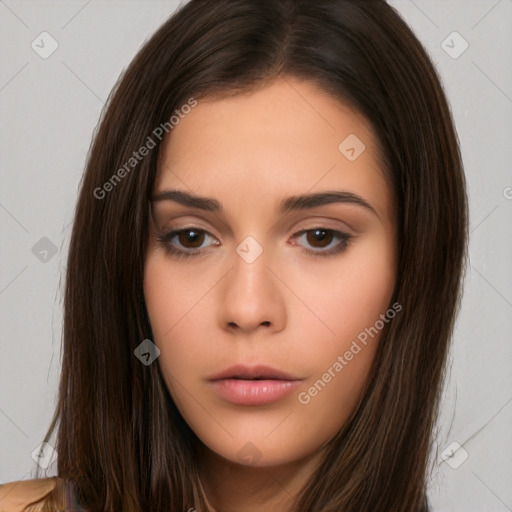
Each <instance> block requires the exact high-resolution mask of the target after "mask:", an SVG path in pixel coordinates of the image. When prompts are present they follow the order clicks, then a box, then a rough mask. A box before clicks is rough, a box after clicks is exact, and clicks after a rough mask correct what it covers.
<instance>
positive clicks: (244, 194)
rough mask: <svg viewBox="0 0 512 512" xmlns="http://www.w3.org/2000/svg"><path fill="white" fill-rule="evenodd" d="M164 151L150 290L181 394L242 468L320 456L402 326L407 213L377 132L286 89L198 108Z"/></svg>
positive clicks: (331, 102)
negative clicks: (401, 242)
mask: <svg viewBox="0 0 512 512" xmlns="http://www.w3.org/2000/svg"><path fill="white" fill-rule="evenodd" d="M363 144H364V146H363ZM162 149H163V152H162V154H161V163H160V168H159V172H158V177H157V180H156V183H155V187H154V194H153V197H154V200H153V202H152V225H151V227H150V231H151V233H150V242H149V247H148V251H147V254H146V260H145V270H144V273H145V275H144V292H145V298H146V304H147V309H148V313H149V317H150V322H151V327H152V331H153V336H154V340H153V341H154V343H155V344H156V345H157V346H158V348H159V349H160V356H159V357H158V359H157V360H156V361H157V362H156V364H159V365H160V369H161V371H162V374H163V376H164V379H165V382H166V384H167V386H168V389H169V392H170V394H171V396H172V398H173V400H174V402H175V404H176V406H177V408H178V409H179V411H180V413H181V414H182V416H183V418H184V419H185V421H186V422H187V423H188V425H189V426H190V428H191V429H192V430H193V431H194V432H195V433H196V435H197V436H198V437H199V439H200V440H201V441H202V443H204V445H205V446H206V447H207V448H208V449H210V450H211V451H212V452H214V453H215V454H217V455H218V456H220V457H222V458H224V459H227V460H228V461H232V462H236V463H238V464H247V465H251V466H275V465H279V464H286V463H290V462H292V461H295V460H299V459H301V458H304V457H308V456H312V455H313V454H315V453H317V452H318V450H319V449H320V448H321V447H322V446H323V445H324V444H325V443H327V442H328V441H329V440H330V439H332V437H333V436H334V435H335V434H336V433H337V432H338V431H339V430H340V428H341V427H342V426H343V424H344V423H345V422H346V420H347V418H348V417H349V416H350V415H351V413H352V412H353V411H354V408H355V407H356V406H357V403H358V401H359V399H360V397H361V392H362V390H363V386H364V384H365V382H366V379H367V376H368V370H369V367H370V364H371V362H372V359H373V357H374V354H375V350H376V348H377V344H378V341H379V336H380V332H381V329H382V326H383V325H384V324H385V323H388V322H389V321H390V320H389V318H390V316H389V315H388V314H387V311H389V310H388V308H390V300H391V297H392V292H393V288H394V283H395V259H396V254H395V251H396V247H395V245H396V232H395V223H396V219H395V205H394V199H393V196H392V193H391V189H390V187H389V185H388V183H387V181H386V179H385V178H384V175H383V171H382V169H381V168H380V164H379V159H378V155H377V141H376V138H375V135H374V134H373V133H372V130H371V127H370V125H369V124H368V123H367V122H366V121H365V119H364V118H363V117H362V116H361V115H360V114H358V113H357V112H356V111H354V110H352V109H350V108H349V107H348V106H346V105H344V104H342V103H340V102H339V101H337V100H335V99H334V98H332V97H331V96H330V95H328V94H326V93H325V92H323V91H322V90H320V89H318V88H317V87H316V86H315V85H313V84H311V83H308V82H303V81H297V80H294V79H292V78H286V79H278V80H277V81H275V82H274V83H273V84H272V85H270V86H267V87H265V88H263V89H260V90H259V91H257V92H253V93H251V94H246V95H239V96H236V97H231V98H228V99H223V100H212V101H199V102H198V104H197V106H195V107H194V108H192V109H190V111H189V113H188V114H187V115H186V116H183V118H182V119H180V121H179V123H178V124H177V125H175V126H174V127H173V129H172V132H171V133H170V137H169V138H168V139H167V141H166V143H165V145H164V146H163V148H162ZM176 192H179V193H181V194H177V193H176ZM186 194H188V195H192V196H199V197H200V198H203V199H204V198H208V200H207V201H202V202H201V201H194V200H192V199H191V198H190V197H188V196H187V195H186ZM317 194H320V195H319V196H318V197H316V200H315V198H314V197H312V198H310V199H308V198H307V197H309V196H315V195H317ZM324 194H327V195H324ZM297 196H307V197H306V198H304V199H303V200H301V201H294V200H293V199H289V198H294V197H297ZM286 200H288V202H287V203H284V201H286ZM283 206H286V207H287V208H284V209H283ZM236 365H239V366H236ZM222 372H224V375H223V377H224V378H222V379H220V380H212V378H213V377H216V376H217V374H219V373H222ZM221 377H222V375H221ZM230 377H231V378H230Z"/></svg>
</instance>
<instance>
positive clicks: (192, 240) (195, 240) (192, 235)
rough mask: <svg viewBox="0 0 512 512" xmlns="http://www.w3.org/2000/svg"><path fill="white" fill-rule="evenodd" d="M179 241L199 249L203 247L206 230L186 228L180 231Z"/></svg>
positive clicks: (190, 247) (184, 245)
mask: <svg viewBox="0 0 512 512" xmlns="http://www.w3.org/2000/svg"><path fill="white" fill-rule="evenodd" d="M178 241H179V243H180V244H181V245H182V246H183V247H187V248H189V249H197V248H198V247H201V245H202V243H203V241H204V231H197V230H195V229H185V230H183V231H180V232H179V234H178ZM189 244H190V245H189Z"/></svg>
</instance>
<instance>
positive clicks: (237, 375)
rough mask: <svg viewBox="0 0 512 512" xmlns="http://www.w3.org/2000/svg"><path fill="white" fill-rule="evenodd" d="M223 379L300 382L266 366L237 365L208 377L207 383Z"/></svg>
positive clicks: (296, 378)
mask: <svg viewBox="0 0 512 512" xmlns="http://www.w3.org/2000/svg"><path fill="white" fill-rule="evenodd" d="M225 379H241V380H283V381H295V380H301V379H300V378H299V377H296V376H294V375H290V374H289V373H286V372H283V371H281V370H278V369H277V368H273V367H271V366H267V365H262V364H259V365H255V366H247V365H242V364H237V365H234V366H230V367H229V368H226V369H225V370H223V371H221V372H219V373H216V374H215V375H213V376H212V377H210V378H209V379H208V380H209V381H218V380H225Z"/></svg>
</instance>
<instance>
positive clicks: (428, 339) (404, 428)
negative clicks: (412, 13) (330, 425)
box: [45, 0, 467, 512]
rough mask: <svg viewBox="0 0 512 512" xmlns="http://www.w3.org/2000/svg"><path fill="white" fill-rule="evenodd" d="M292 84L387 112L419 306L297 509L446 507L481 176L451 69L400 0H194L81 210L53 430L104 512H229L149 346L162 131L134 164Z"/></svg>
mask: <svg viewBox="0 0 512 512" xmlns="http://www.w3.org/2000/svg"><path fill="white" fill-rule="evenodd" d="M278 76H292V77H297V78H300V79H304V80H308V81H310V82H314V83H315V84H317V85H319V86H320V87H321V88H322V89H323V90H325V91H327V92H328V93H330V94H332V95H333V96H334V97H336V98H338V99H339V100H340V101H343V102H345V103H348V104H350V105H351V106H353V107H354V108H355V109H357V110H358V111H359V112H361V113H362V114H363V115H364V116H365V117H366V118H367V119H368V120H369V121H370V123H371V125H372V126H373V129H374V130H375V132H376V134H377V136H378V139H379V143H380V145H381V147H382V160H383V162H382V164H383V168H385V169H386V172H387V175H388V177H389V180H390V185H391V186H392V188H393V189H394V192H395V194H396V198H397V201H398V233H399V248H398V258H399V259H398V272H397V278H396V287H395V292H394V296H393V298H392V302H395V301H398V303H399V304H401V305H402V312H401V313H400V315H397V316H396V317H395V318H394V320H393V322H391V323H390V324H389V326H387V328H386V329H385V330H384V331H383V332H382V336H381V339H380V342H379V346H378V350H377V353H376V356H375V359H374V361H373V366H372V371H371V373H370V377H369V379H368V382H367V387H366V388H365V393H364V396H363V398H362V400H361V402H360V404H359V406H358V407H357V410H356V411H354V413H353V415H352V416H351V418H350V420H349V421H347V422H346V424H345V425H344V426H343V428H342V429H341V430H340V431H339V432H338V434H337V435H336V436H335V437H334V438H333V439H332V440H331V441H330V442H329V444H328V446H327V450H326V455H325V458H324V460H323V461H322V463H321V464H320V465H319V466H318V468H317V469H316V471H315V472H314V474H313V475H312V476H311V478H310V480H309V482H308V483H307V485H306V486H305V488H304V489H303V492H302V493H301V494H300V495H299V496H297V501H296V503H297V505H296V510H297V511H299V512H306V511H309V512H313V511H315V512H328V511H330V512H333V511H337V512H339V511H341V510H343V511H344V512H351V511H352V512H360V511H376V510H378V511H383V512H384V511H394V512H400V511H402V512H411V511H418V510H427V508H428V506H427V499H426V492H425V488H426V481H427V479H428V467H429V454H430V451H431V446H432V438H433V427H434V425H435V421H436V418H437V414H438V404H439V399H440V390H441V386H442V383H443V378H444V368H445V361H446V356H447V350H448V347H449V341H450V338H451V335H452V331H453V325H454V319H455V317H456V314H457V312H458V308H459V306H460V298H461V283H462V279H463V275H464V268H465V261H466V251H467V248H466V245H467V199H466V192H465V178H464V174H463V167H462V161H461V156H460V151H459V145H458V140H457V135H456V132H455V129H454V125H453V120H452V117H451V113H450V109H449V106H448V104H447V100H446V98H445V95H444V92H443V88H442V85H441V81H440V79H439V76H438V74H437V72H436V70H435V68H434V66H433V64H432V62H431V60H430V58H429V56H428V54H427V52H426V51H425V49H424V48H423V46H422V45H421V43H420V42H419V41H418V39H417V38H416V37H415V35H414V34H413V33H412V31H411V30H410V28H409V27H408V26H407V25H406V23H405V22H404V21H403V20H402V19H401V17H400V16H399V14H398V13H397V12H396V11H395V10H394V9H393V8H392V7H390V6H389V5H388V4H387V3H386V2H385V1H383V0H373V1H372V0H366V1H361V0H272V1H261V0H215V2H207V1H201V0H191V1H190V2H188V3H186V4H185V5H184V6H182V7H181V8H180V9H179V10H177V11H176V12H175V13H174V14H173V15H172V16H171V17H170V18H169V19H168V20H167V21H165V23H164V24H163V25H162V26H161V27H160V28H159V29H158V31H157V32H156V33H155V34H154V35H153V36H152V37H151V38H150V39H149V40H148V41H147V42H146V43H145V44H144V46H143V47H142V48H141V50H140V51H139V53H138V54H137V55H136V56H135V58H134V59H133V61H132V62H131V64H130V65H129V67H128V68H127V69H126V70H125V72H124V73H123V75H122V76H121V78H120V80H119V81H118V83H117V84H116V86H115V88H114V90H113V92H112V94H111V96H110V97H109V100H108V103H107V106H106V108H105V110H104V111H103V114H102V119H101V121H100V124H99V126H98V129H97V131H96V133H95V137H94V141H93V144H92V146H91V149H90V152H89V155H88V162H87V167H86V170H85V174H84V176H83V181H82V183H81V189H80V195H79V199H78V203H77V207H76V212H75V221H74V226H73V232H72V236H71V243H70V248H69V257H68V264H67V276H66V288H65V298H64V332H63V361H62V376H61V382H60V389H59V401H58V405H57V408H56V411H55V416H54V419H53V421H52V424H51V426H50V428H49V431H48V434H47V436H46V438H45V439H46V440H47V441H48V442H50V443H51V444H52V442H51V441H50V438H51V436H52V434H53V433H54V432H55V430H56V431H57V435H56V443H55V448H56V450H57V452H58V459H57V460H58V462H57V464H58V476H59V477H60V478H61V479H63V480H68V481H72V482H74V484H75V487H76V490H77V495H78V496H79V498H80V500H81V501H82V503H83V504H84V506H85V507H86V508H88V509H89V510H108V511H116V512H118V511H120V510H128V511H133V512H138V511H147V510H153V511H157V510H172V511H182V510H183V511H184V510H188V509H189V508H194V509H196V510H197V511H199V512H201V511H203V512H205V511H210V510H212V508H211V506H210V505H209V504H208V500H207V498H206V496H205V494H204V490H203V488H202V485H201V482H200V478H199V470H198V460H197V456H196V455H197V451H196V450H197V446H198V442H199V441H198V439H197V437H196V436H195V434H194V432H193V431H192V430H191V429H190V428H189V426H188V425H187V424H186V423H185V421H184V420H183V418H182V417H181V415H180V414H179V412H178V410H177V409H176V407H175V405H174V403H173V401H172V398H171V397H170V394H169V392H168V390H167V388H166V386H165V383H164V381H163V379H162V375H161V373H160V369H159V366H158V364H151V365H149V366H145V365H143V364H141V363H140V361H139V360H138V359H137V358H136V357H135V356H134V349H135V348H136V347H137V346H138V345H139V344H140V343H141V341H142V340H144V339H147V338H149V339H152V332H151V326H150V323H149V319H148V315H147V311H146V308H145V302H144V294H143V270H144V255H145V252H146V247H147V241H148V232H149V231H148V226H149V210H148V205H149V201H150V194H151V191H152V189H153V184H154V181H155V176H156V173H157V168H158V165H157V164H158V149H159V147H160V141H157V144H156V146H157V147H156V149H153V150H151V151H149V153H148V154H147V156H145V157H144V158H143V159H141V160H140V161H137V164H136V165H134V166H132V167H133V168H132V167H127V166H126V163H127V162H129V161H130V158H132V157H133V153H134V151H137V150H138V149H139V148H140V147H141V146H142V145H143V144H144V143H145V142H146V141H148V137H152V138H153V140H154V138H155V136H154V130H155V128H157V127H159V126H162V125H164V124H165V123H168V124H167V128H168V130H166V131H169V133H170V136H172V132H170V128H169V119H170V118H171V116H172V115H173V114H174V113H175V111H176V110H179V109H180V108H181V107H182V105H184V104H185V103H187V101H188V100H189V99H190V98H192V97H193V98H194V99H195V100H196V101H199V102H200V101H201V99H204V98H214V97H220V96H222V95H235V94H238V93H241V92H247V91H251V90H254V89H255V88H258V87H263V86H265V85H266V84H268V83H270V82H271V81H272V80H274V79H275V78H276V77H278ZM152 134H153V135H152ZM130 165H131V164H130ZM123 166H124V168H125V172H124V173H123V172H121V173H120V172H119V171H118V170H119V169H122V168H123ZM114 175H116V176H117V178H119V179H117V178H115V179H114V178H113V176H114ZM121 175H122V176H121ZM107 183H109V184H110V185H106V184H107ZM55 492H56V491H55ZM50 497H51V496H50ZM50 497H49V498H50ZM47 503H50V500H49V499H48V500H47Z"/></svg>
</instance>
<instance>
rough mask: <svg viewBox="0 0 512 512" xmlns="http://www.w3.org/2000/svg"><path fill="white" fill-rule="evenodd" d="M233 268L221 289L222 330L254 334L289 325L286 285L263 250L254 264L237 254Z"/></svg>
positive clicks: (220, 311)
mask: <svg viewBox="0 0 512 512" xmlns="http://www.w3.org/2000/svg"><path fill="white" fill-rule="evenodd" d="M232 262H233V266H232V268H231V270H230V271H229V272H228V274H227V275H226V277H225V279H224V280H223V283H222V286H221V287H220V288H219V290H220V291H219V293H220V294H221V296H220V297H219V301H218V304H219V310H218V314H219V322H220V326H221V327H222V328H223V329H227V330H230V331H232V332H242V333H245V334H251V333H254V332H256V331H257V330H258V329H260V328H261V327H264V328H265V329H266V331H267V333H268V332H279V331H281V330H282V329H283V328H284V326H285V324H286V308H285V303H284V298H283V285H282V283H281V281H280V280H279V279H278V278H277V277H276V272H275V270H272V269H271V268H270V267H269V266H268V264H269V260H268V258H267V255H266V252H265V251H263V252H262V253H261V254H260V255H259V256H258V257H257V258H256V259H255V260H254V261H252V262H251V260H250V259H244V257H242V256H240V255H239V254H238V253H235V254H234V256H233V259H232Z"/></svg>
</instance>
